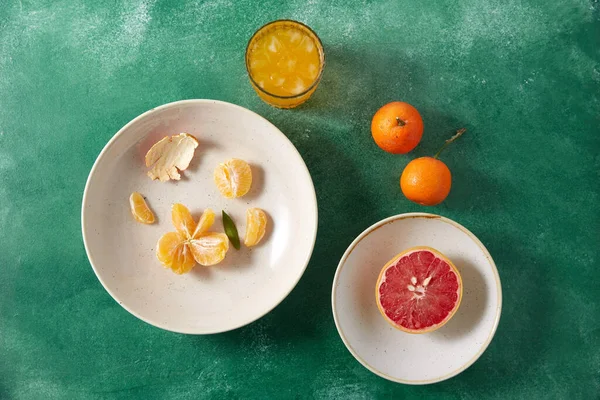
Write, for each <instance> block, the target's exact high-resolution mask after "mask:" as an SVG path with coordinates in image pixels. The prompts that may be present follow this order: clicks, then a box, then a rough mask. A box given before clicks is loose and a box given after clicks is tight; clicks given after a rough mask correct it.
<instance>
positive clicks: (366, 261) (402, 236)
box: [331, 213, 502, 385]
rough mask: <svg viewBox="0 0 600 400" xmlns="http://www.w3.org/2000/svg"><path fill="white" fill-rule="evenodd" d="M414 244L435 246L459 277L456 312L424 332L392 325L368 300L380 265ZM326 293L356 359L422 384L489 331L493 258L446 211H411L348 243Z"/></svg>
mask: <svg viewBox="0 0 600 400" xmlns="http://www.w3.org/2000/svg"><path fill="white" fill-rule="evenodd" d="M414 246H429V247H433V248H435V249H437V250H439V251H441V252H442V253H443V254H445V255H446V256H447V257H448V258H449V259H450V260H452V261H453V263H454V264H455V265H456V267H457V268H458V270H459V272H460V274H461V277H462V281H463V298H462V301H461V304H460V307H459V309H458V311H457V312H456V314H455V315H454V316H453V317H452V319H451V320H450V321H448V323H447V324H446V325H444V326H443V327H442V328H440V329H438V330H437V331H434V332H431V333H424V334H410V333H405V332H402V331H400V330H398V329H395V328H394V327H392V326H391V325H390V324H389V323H388V322H387V321H386V320H385V319H384V318H383V317H382V316H381V314H380V313H379V310H378V308H377V304H376V301H375V285H376V283H377V277H378V276H379V273H380V272H381V269H382V268H383V266H384V265H385V264H386V263H387V262H388V261H389V260H391V259H392V257H394V256H395V255H397V254H398V253H400V252H401V251H403V250H405V249H408V248H410V247H414ZM331 300H332V307H333V317H334V320H335V324H336V326H337V329H338V332H339V334H340V336H341V337H342V340H343V341H344V344H345V345H346V347H347V348H348V350H350V353H352V355H353V356H354V357H355V358H356V359H357V360H358V361H359V362H360V363H361V364H362V365H364V366H365V367H367V368H368V369H369V370H371V371H372V372H374V373H375V374H377V375H379V376H382V377H384V378H386V379H389V380H391V381H394V382H400V383H406V384H413V385H424V384H429V383H435V382H440V381H443V380H445V379H448V378H451V377H453V376H455V375H457V374H459V373H460V372H462V371H464V370H465V369H466V368H468V367H469V366H470V365H471V364H473V363H474V362H475V361H476V360H477V359H478V358H479V356H480V355H481V354H482V353H483V351H484V350H485V349H486V348H487V346H488V345H489V344H490V342H491V340H492V337H493V336H494V333H495V332H496V327H497V326H498V322H499V320H500V312H501V309H502V289H501V286H500V277H499V276H498V270H497V269H496V265H495V264H494V261H493V260H492V257H491V256H490V254H489V253H488V251H487V250H486V248H485V247H484V246H483V244H482V243H481V242H480V241H479V240H478V239H477V238H476V237H475V235H473V234H472V233H471V232H469V231H468V230H467V229H465V228H464V227H463V226H461V225H459V224H457V223H456V222H454V221H451V220H449V219H447V218H444V217H440V216H437V215H433V214H424V213H410V214H401V215H397V216H394V217H390V218H387V219H384V220H383V221H380V222H378V223H376V224H375V225H373V226H371V227H370V228H368V229H367V230H366V231H364V232H363V233H361V234H360V235H359V236H358V237H357V238H356V240H354V242H352V244H351V245H350V247H348V249H347V250H346V252H345V253H344V256H343V257H342V259H341V261H340V263H339V265H338V268H337V272H336V274H335V278H334V280H333V290H332V299H331Z"/></svg>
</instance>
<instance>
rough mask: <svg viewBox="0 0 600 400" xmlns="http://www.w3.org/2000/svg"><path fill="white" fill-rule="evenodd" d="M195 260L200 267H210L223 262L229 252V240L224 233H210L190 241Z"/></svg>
mask: <svg viewBox="0 0 600 400" xmlns="http://www.w3.org/2000/svg"><path fill="white" fill-rule="evenodd" d="M190 248H191V251H192V254H193V255H194V259H195V260H196V262H197V263H198V264H200V265H204V266H210V265H215V264H218V263H220V262H221V261H223V259H224V258H225V255H226V254H227V251H228V250H229V239H228V238H227V235H225V234H224V233H216V232H208V233H206V234H204V235H201V236H200V237H199V238H198V239H192V240H190Z"/></svg>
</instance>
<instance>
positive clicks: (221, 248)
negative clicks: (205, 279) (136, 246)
mask: <svg viewBox="0 0 600 400" xmlns="http://www.w3.org/2000/svg"><path fill="white" fill-rule="evenodd" d="M171 218H172V220H173V225H174V226H175V229H177V231H176V232H168V233H165V234H164V235H163V236H162V237H161V238H160V239H159V240H158V244H157V246H156V256H157V258H158V260H159V261H160V262H161V263H162V264H163V265H164V266H165V267H167V268H170V269H171V270H172V271H173V272H175V273H176V274H183V273H186V272H189V271H190V270H191V269H192V268H194V266H195V265H196V263H198V264H200V265H205V266H207V265H215V264H218V263H220V262H221V261H223V259H224V258H225V255H226V254H227V251H228V250H229V239H228V238H227V235H225V234H224V233H216V232H208V229H209V228H210V227H211V226H212V225H213V223H214V221H215V213H214V212H213V210H211V209H210V208H208V209H206V210H205V211H204V213H203V214H202V216H201V217H200V220H199V221H198V223H196V222H194V219H193V218H192V214H191V213H190V210H188V208H187V207H186V206H184V205H183V204H174V205H173V208H172V210H171Z"/></svg>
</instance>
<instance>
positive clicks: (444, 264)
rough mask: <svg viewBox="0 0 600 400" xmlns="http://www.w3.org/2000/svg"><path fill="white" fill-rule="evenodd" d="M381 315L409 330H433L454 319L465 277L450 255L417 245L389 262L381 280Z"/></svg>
mask: <svg viewBox="0 0 600 400" xmlns="http://www.w3.org/2000/svg"><path fill="white" fill-rule="evenodd" d="M375 295H376V298H377V307H379V311H380V312H381V315H383V316H384V317H385V319H386V320H387V321H388V322H389V323H390V324H392V326H394V327H395V328H398V329H400V330H402V331H404V332H408V333H425V332H431V331H434V330H436V329H439V328H441V327H442V326H444V324H445V323H446V322H448V321H449V320H450V318H452V316H453V315H454V313H455V312H456V310H457V309H458V306H459V305H460V300H461V298H462V280H461V277H460V274H459V273H458V270H457V269H456V267H455V266H454V264H452V261H450V260H449V259H448V258H447V257H446V256H444V255H443V254H442V253H440V252H439V251H437V250H435V249H432V248H431V247H413V248H411V249H408V250H406V251H404V252H402V253H400V254H398V255H397V256H396V257H394V258H393V259H392V260H391V261H390V262H388V263H387V264H386V265H385V266H384V267H383V269H382V270H381V273H380V274H379V279H378V280H377V287H376V294H375Z"/></svg>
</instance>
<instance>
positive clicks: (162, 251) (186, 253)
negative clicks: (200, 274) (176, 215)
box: [156, 232, 196, 274]
mask: <svg viewBox="0 0 600 400" xmlns="http://www.w3.org/2000/svg"><path fill="white" fill-rule="evenodd" d="M156 256H157V257H158V260H159V261H160V262H161V263H162V264H163V265H164V266H165V267H167V268H170V269H171V270H172V271H173V272H175V273H176V274H183V273H186V272H189V271H190V270H191V269H192V268H193V267H194V265H195V264H196V261H195V260H194V256H193V254H192V252H191V250H190V249H189V247H188V244H187V242H186V239H185V236H184V234H183V233H182V232H168V233H165V234H164V235H163V236H162V237H161V238H160V239H159V240H158V244H157V246H156Z"/></svg>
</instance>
